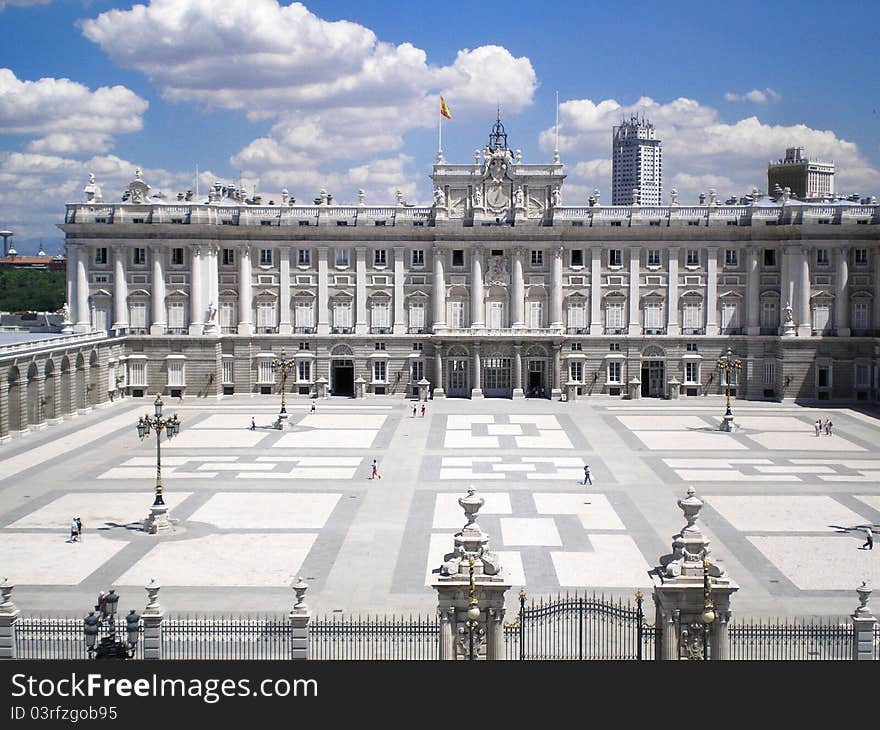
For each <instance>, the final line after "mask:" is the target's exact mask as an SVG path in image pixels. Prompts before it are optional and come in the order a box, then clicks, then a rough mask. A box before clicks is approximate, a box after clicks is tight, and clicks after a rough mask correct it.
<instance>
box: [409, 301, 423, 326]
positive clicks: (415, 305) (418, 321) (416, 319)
mask: <svg viewBox="0 0 880 730" xmlns="http://www.w3.org/2000/svg"><path fill="white" fill-rule="evenodd" d="M409 328H410V330H414V331H416V332H419V331H421V330H423V329H424V328H425V303H424V302H410V305H409Z"/></svg>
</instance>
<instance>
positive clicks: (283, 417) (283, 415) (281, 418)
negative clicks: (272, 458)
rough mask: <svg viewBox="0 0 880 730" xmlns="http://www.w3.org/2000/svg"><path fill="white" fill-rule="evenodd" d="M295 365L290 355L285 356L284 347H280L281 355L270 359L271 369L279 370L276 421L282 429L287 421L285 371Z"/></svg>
mask: <svg viewBox="0 0 880 730" xmlns="http://www.w3.org/2000/svg"><path fill="white" fill-rule="evenodd" d="M294 367H296V360H295V359H294V358H292V357H285V354H284V348H283V347H282V348H281V356H280V357H276V358H273V359H272V370H280V371H281V412H280V413H279V414H278V420H277V421H276V424H277V427H278V428H281V429H283V428H284V424H285V423H286V422H287V407H286V401H285V397H286V395H287V372H288V371H289V370H291V369H292V368H294Z"/></svg>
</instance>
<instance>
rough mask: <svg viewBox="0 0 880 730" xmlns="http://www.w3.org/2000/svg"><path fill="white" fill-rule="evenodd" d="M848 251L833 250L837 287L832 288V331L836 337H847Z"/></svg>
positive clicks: (840, 248)
mask: <svg viewBox="0 0 880 730" xmlns="http://www.w3.org/2000/svg"><path fill="white" fill-rule="evenodd" d="M848 257H849V249H848V248H847V247H846V246H840V247H839V248H835V249H834V268H835V270H836V271H837V286H835V287H834V329H835V331H836V333H837V336H838V337H849V260H848Z"/></svg>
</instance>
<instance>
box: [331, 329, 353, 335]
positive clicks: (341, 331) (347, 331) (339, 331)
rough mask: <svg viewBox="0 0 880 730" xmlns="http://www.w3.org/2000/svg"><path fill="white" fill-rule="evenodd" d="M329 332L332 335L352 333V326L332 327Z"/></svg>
mask: <svg viewBox="0 0 880 730" xmlns="http://www.w3.org/2000/svg"><path fill="white" fill-rule="evenodd" d="M330 333H331V334H334V335H352V334H354V327H333V328H332V329H331V330H330Z"/></svg>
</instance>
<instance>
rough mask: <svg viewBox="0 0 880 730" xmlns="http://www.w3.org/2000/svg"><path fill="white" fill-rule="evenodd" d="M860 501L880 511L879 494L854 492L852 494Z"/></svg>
mask: <svg viewBox="0 0 880 730" xmlns="http://www.w3.org/2000/svg"><path fill="white" fill-rule="evenodd" d="M853 496H854V497H855V498H856V499H857V500H859V501H860V502H864V503H865V504H866V505H868V506H869V507H872V508H873V509H875V510H877V511H878V512H880V495H876V494H856V495H853Z"/></svg>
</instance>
